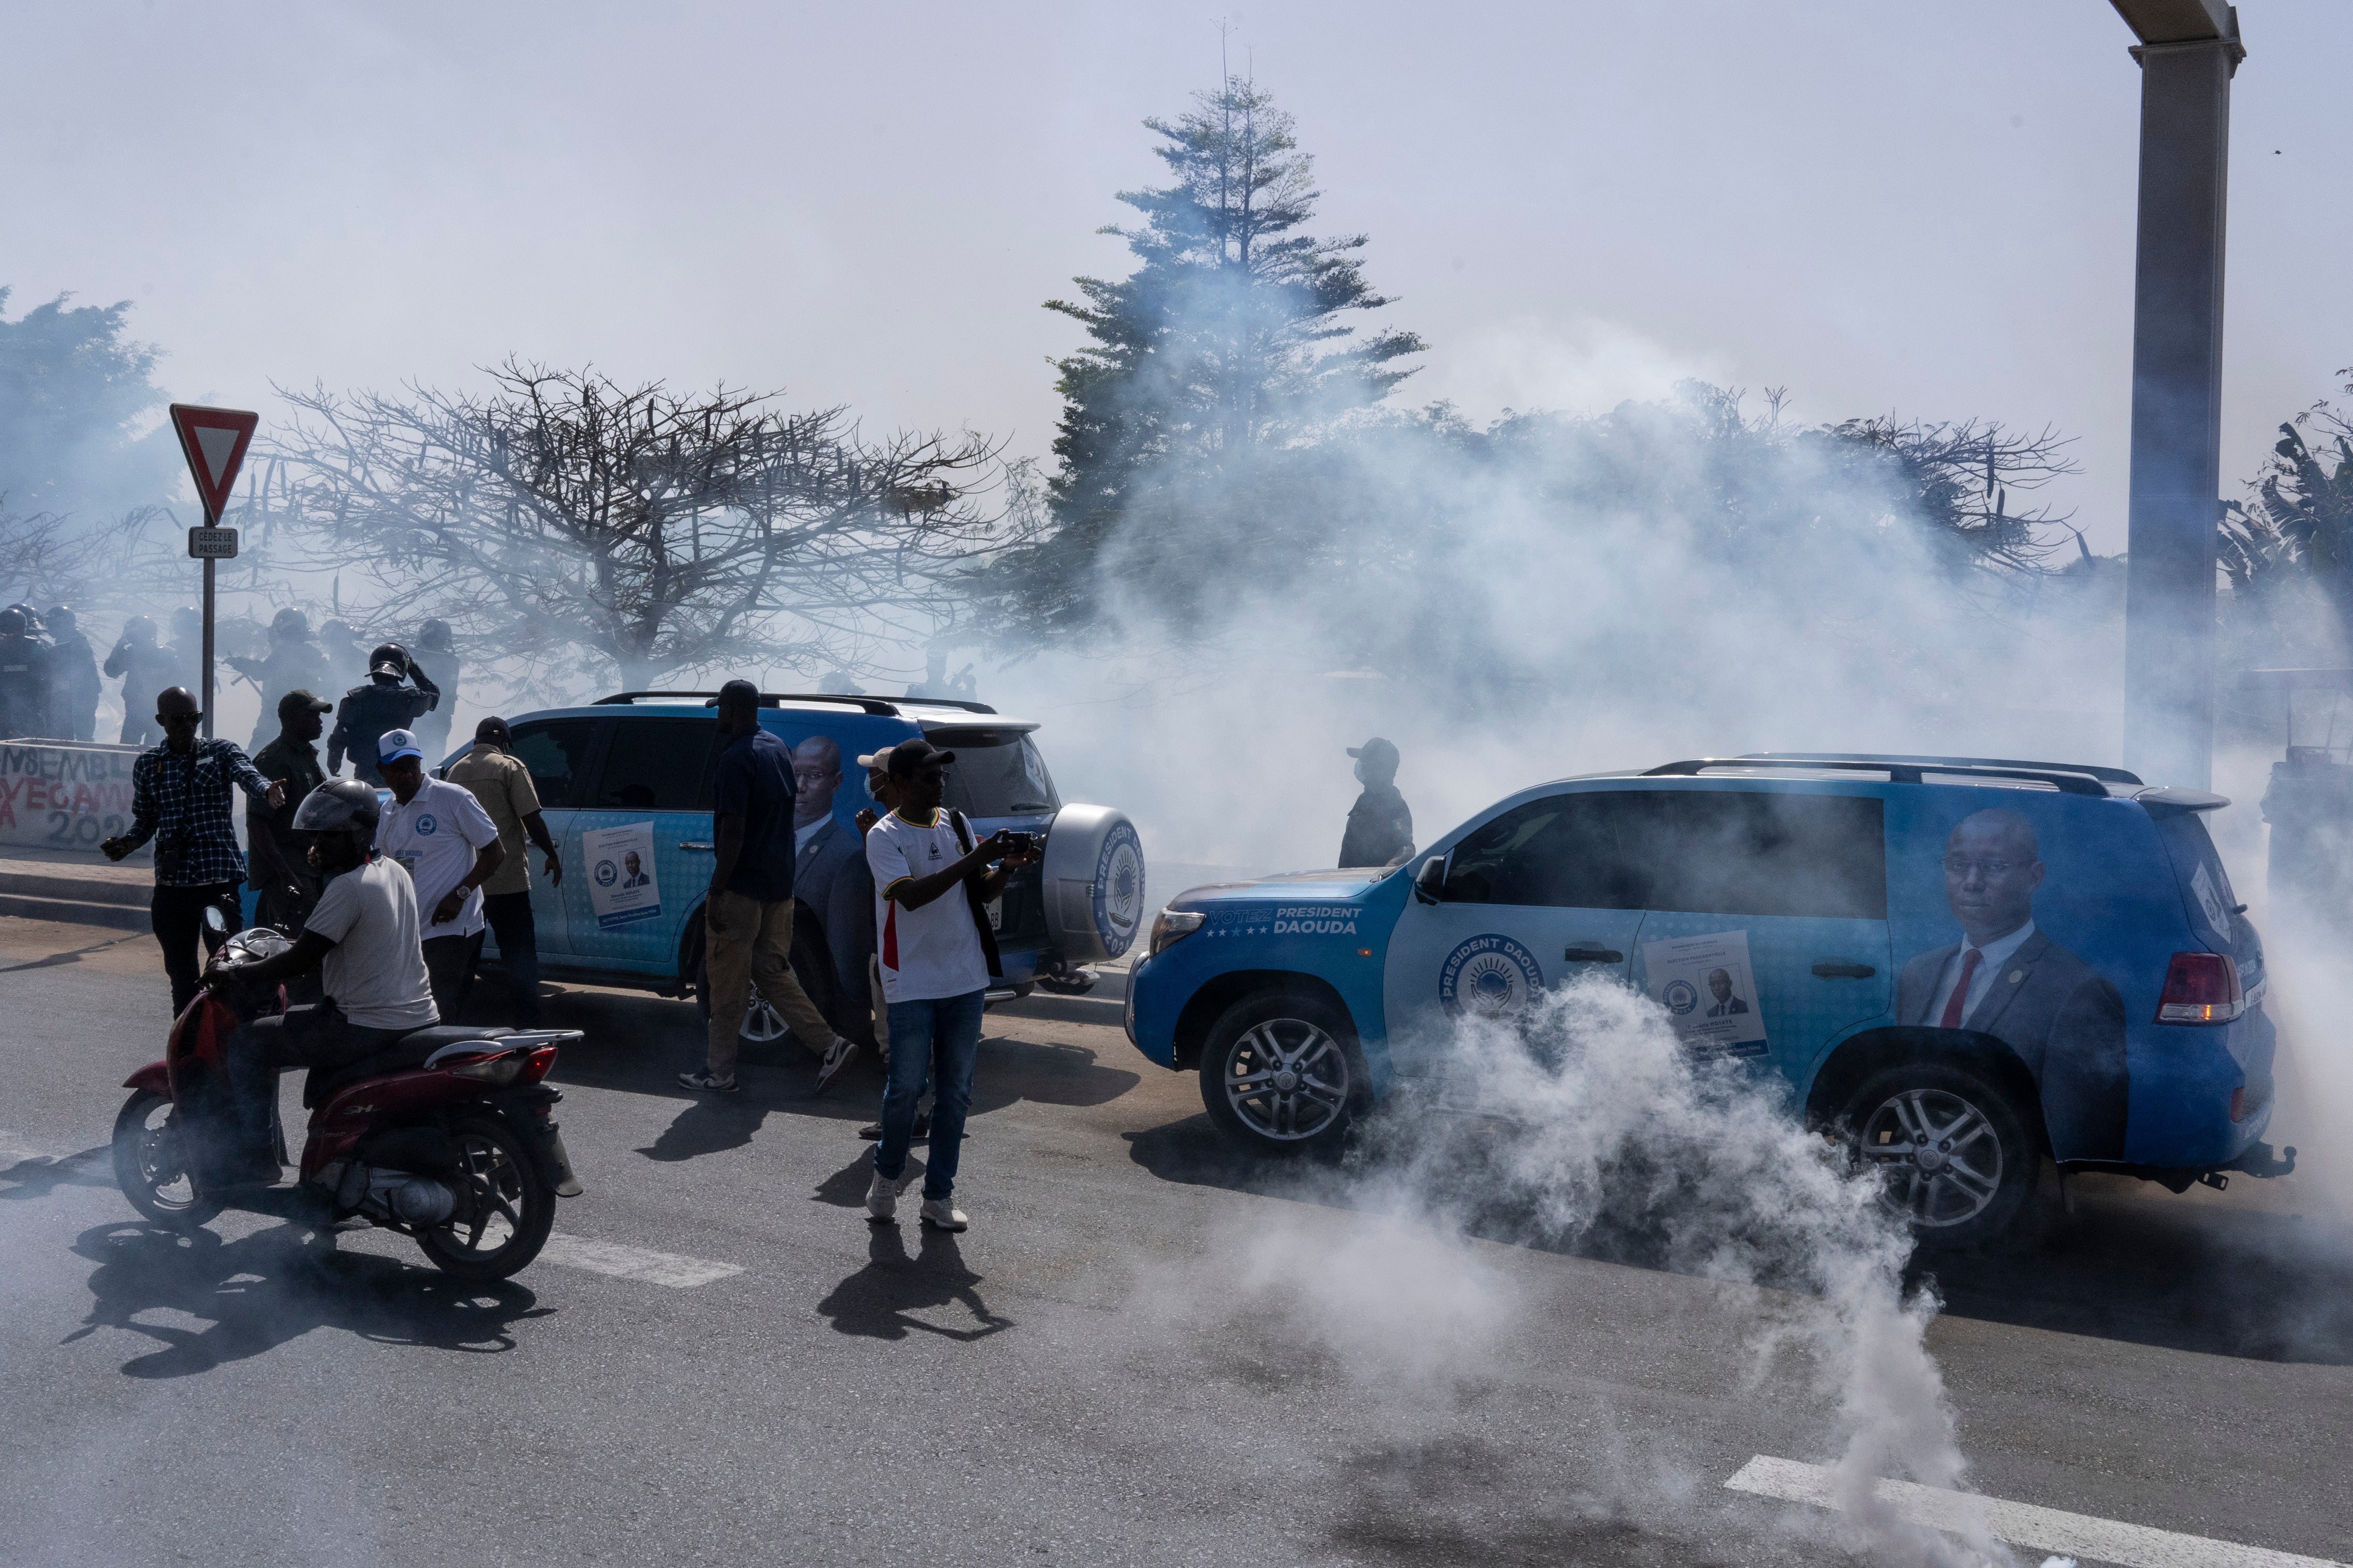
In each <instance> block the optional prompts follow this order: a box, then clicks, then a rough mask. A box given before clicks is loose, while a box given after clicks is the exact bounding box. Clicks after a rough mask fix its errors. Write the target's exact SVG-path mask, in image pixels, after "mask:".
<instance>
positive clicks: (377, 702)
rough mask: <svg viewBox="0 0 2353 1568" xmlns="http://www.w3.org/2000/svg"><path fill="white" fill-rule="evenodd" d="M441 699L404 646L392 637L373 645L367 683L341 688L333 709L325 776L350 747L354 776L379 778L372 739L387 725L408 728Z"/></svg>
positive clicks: (335, 770)
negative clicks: (340, 696)
mask: <svg viewBox="0 0 2353 1568" xmlns="http://www.w3.org/2000/svg"><path fill="white" fill-rule="evenodd" d="M412 681H413V682H415V684H414V685H412V684H410V683H411V682H412ZM440 700H441V689H440V688H439V687H438V686H436V685H434V684H433V678H432V677H430V676H428V675H427V674H426V673H425V671H424V669H423V668H420V667H419V666H418V664H417V661H416V660H415V659H413V658H409V656H408V650H407V649H406V648H405V647H401V646H400V645H399V644H398V643H396V642H388V643H379V644H377V645H376V647H375V651H374V652H372V653H370V654H369V655H368V683H367V684H366V685H365V686H354V687H353V688H352V689H350V690H349V691H347V692H345V693H343V702H342V703H341V704H340V705H339V706H338V707H337V708H336V709H335V729H334V732H333V733H332V734H331V735H329V736H328V737H327V773H328V775H329V776H330V777H332V776H333V775H334V774H335V773H340V772H341V771H342V770H343V755H344V753H345V752H349V753H350V754H351V759H352V776H353V778H357V779H365V780H366V781H367V782H368V783H369V784H382V783H384V775H383V774H382V773H379V772H377V771H376V756H375V742H376V738H377V737H378V736H380V735H382V734H383V733H384V732H385V731H386V730H406V729H407V728H408V727H409V726H410V725H412V724H414V723H415V722H416V721H417V716H418V715H419V714H423V713H428V712H431V711H432V710H433V708H434V706H435V704H437V703H438V702H439V701H440Z"/></svg>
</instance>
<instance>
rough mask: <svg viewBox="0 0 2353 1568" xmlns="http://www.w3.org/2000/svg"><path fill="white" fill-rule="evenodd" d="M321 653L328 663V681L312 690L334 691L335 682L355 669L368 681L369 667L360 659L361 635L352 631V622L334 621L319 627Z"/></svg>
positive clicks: (361, 677)
mask: <svg viewBox="0 0 2353 1568" xmlns="http://www.w3.org/2000/svg"><path fill="white" fill-rule="evenodd" d="M319 652H320V655H321V657H322V658H325V660H326V661H327V672H326V679H325V680H324V681H323V682H322V687H314V688H313V689H314V690H317V689H329V690H332V689H333V687H334V684H335V682H337V681H338V680H341V679H343V677H344V676H345V675H347V674H349V673H351V672H352V671H353V670H355V669H356V670H358V671H359V672H360V679H363V680H364V679H367V665H366V663H365V661H364V660H363V659H362V658H361V657H360V638H359V634H358V633H357V632H354V631H353V630H352V624H351V622H349V621H343V620H332V621H327V622H325V623H323V624H322V626H320V627H319Z"/></svg>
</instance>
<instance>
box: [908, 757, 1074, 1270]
mask: <svg viewBox="0 0 2353 1568" xmlns="http://www.w3.org/2000/svg"><path fill="white" fill-rule="evenodd" d="M953 762H955V752H943V751H940V750H938V749H937V748H935V747H934V746H933V745H932V743H931V742H928V741H924V740H920V739H919V740H913V741H902V742H899V743H898V744H897V745H895V746H893V747H892V748H891V762H890V771H891V785H892V789H893V790H894V791H895V792H896V794H897V796H898V805H897V806H896V807H895V808H894V809H893V810H892V813H891V815H890V816H886V817H884V818H882V820H881V821H880V822H878V823H876V824H875V825H874V827H873V830H872V831H871V832H870V833H868V834H867V835H866V864H867V867H868V868H869V869H870V870H871V871H872V872H873V874H874V920H875V925H876V928H877V934H878V941H877V945H878V946H879V947H880V948H881V973H882V995H883V998H884V1000H885V1001H886V1002H887V1003H888V1004H889V1017H890V1023H891V1071H890V1077H889V1079H887V1080H886V1082H885V1084H884V1086H883V1089H882V1140H881V1142H879V1143H877V1144H875V1146H874V1180H873V1182H872V1183H871V1184H870V1185H869V1186H868V1187H867V1189H866V1211H867V1213H869V1214H871V1215H873V1216H874V1217H875V1218H876V1219H878V1220H887V1219H889V1218H891V1217H892V1215H894V1214H896V1213H897V1212H898V1206H899V1189H900V1187H901V1186H902V1184H904V1181H905V1178H906V1170H907V1148H908V1145H909V1144H910V1143H912V1142H913V1134H914V1123H915V1102H916V1100H919V1099H920V1098H921V1097H922V1095H923V1074H924V1070H925V1069H926V1068H929V1069H930V1071H931V1075H932V1083H933V1089H934V1096H935V1098H934V1101H933V1104H932V1134H931V1140H930V1142H929V1144H928V1146H927V1151H926V1153H925V1156H924V1161H923V1223H924V1224H925V1225H930V1226H938V1227H940V1228H941V1229H943V1230H962V1229H964V1228H965V1223H966V1222H965V1216H964V1214H963V1212H962V1211H961V1210H959V1209H958V1208H957V1207H956V1206H955V1204H954V1203H952V1202H950V1201H949V1200H950V1196H951V1194H954V1193H955V1174H956V1155H957V1151H958V1149H959V1147H960V1146H961V1145H962V1143H963V1142H964V1122H965V1112H966V1111H967V1110H969V1109H970V1107H971V1104H972V1068H973V1061H974V1058H976V1057H977V1056H978V1055H979V1052H980V1015H981V1006H982V1000H983V998H984V996H985V995H986V994H987V990H988V981H989V977H990V976H991V975H993V974H995V973H997V943H996V939H995V938H994V937H993V936H991V935H990V934H989V930H988V916H987V912H986V906H987V901H988V900H991V899H994V898H996V897H997V896H998V895H1000V894H1001V893H1003V892H1004V891H1005V879H1006V873H1007V872H1008V870H1010V869H1011V868H1014V867H1016V866H1026V865H1028V864H1029V863H1030V862H1031V861H1033V860H1035V859H1036V858H1038V854H1037V851H1036V849H1034V848H1032V847H1029V839H1028V837H1027V836H1026V835H1023V834H1017V833H1012V832H998V833H995V834H992V835H990V836H989V837H987V839H985V840H983V841H982V842H980V843H979V844H977V845H976V844H973V842H972V832H971V826H970V825H969V824H968V823H966V822H965V820H964V818H963V816H961V815H959V814H957V813H955V812H949V811H943V810H942V809H941V808H940V800H941V797H942V795H944V793H945V789H946V775H945V769H946V767H947V764H948V763H953ZM992 865H994V866H995V867H996V869H994V870H991V869H989V868H990V867H991V866H992Z"/></svg>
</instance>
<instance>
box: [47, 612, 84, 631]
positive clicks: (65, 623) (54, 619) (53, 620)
mask: <svg viewBox="0 0 2353 1568" xmlns="http://www.w3.org/2000/svg"><path fill="white" fill-rule="evenodd" d="M48 619H49V629H50V630H51V631H53V632H56V633H57V634H58V636H59V637H63V636H65V635H66V634H68V633H69V632H71V631H73V630H74V629H75V628H76V627H77V626H79V624H80V623H79V622H78V621H77V620H76V619H75V618H74V613H73V606H72V605H50V606H49V616H48Z"/></svg>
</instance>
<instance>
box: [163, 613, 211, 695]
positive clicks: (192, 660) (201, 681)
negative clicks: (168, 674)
mask: <svg viewBox="0 0 2353 1568" xmlns="http://www.w3.org/2000/svg"><path fill="white" fill-rule="evenodd" d="M168 651H169V654H170V658H171V660H172V679H171V682H170V684H172V685H174V686H185V687H186V688H187V689H189V690H191V691H202V690H203V689H205V613H204V612H203V611H202V610H200V609H198V608H196V607H195V605H181V606H180V607H179V608H178V609H176V610H174V611H173V612H172V646H171V648H170V649H169V650H168Z"/></svg>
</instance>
